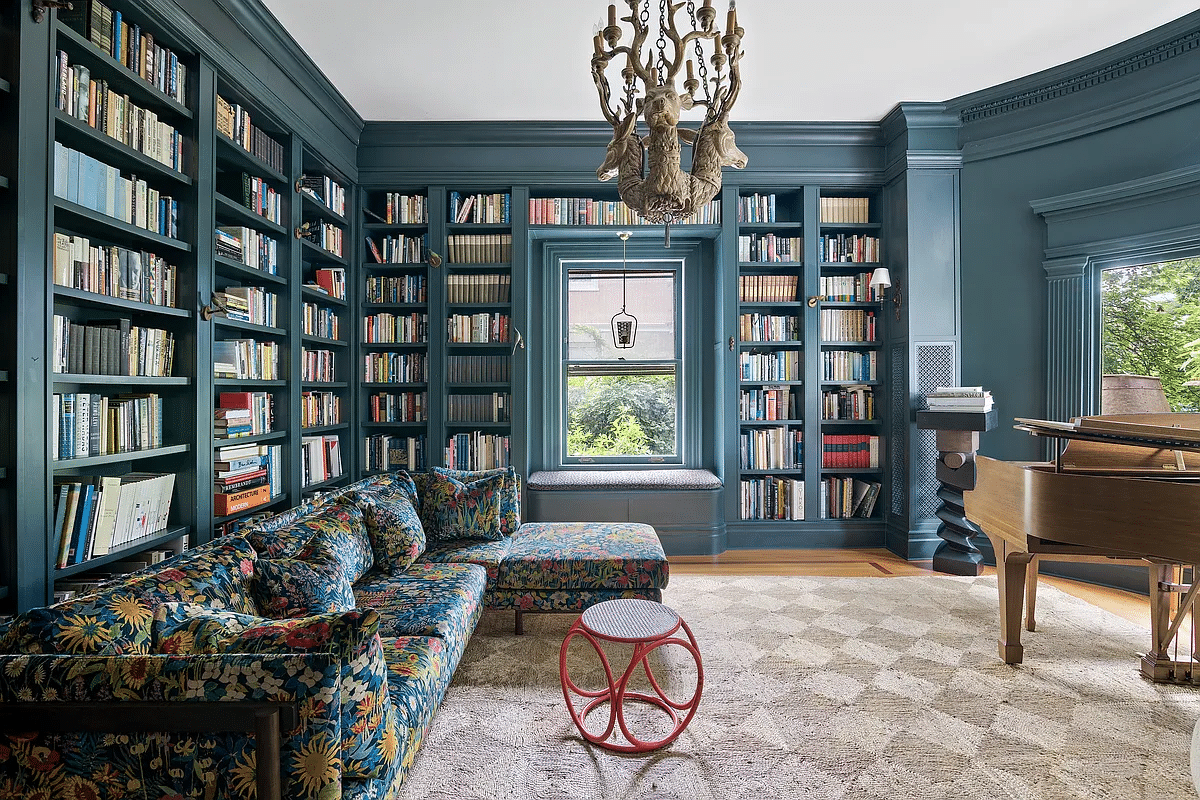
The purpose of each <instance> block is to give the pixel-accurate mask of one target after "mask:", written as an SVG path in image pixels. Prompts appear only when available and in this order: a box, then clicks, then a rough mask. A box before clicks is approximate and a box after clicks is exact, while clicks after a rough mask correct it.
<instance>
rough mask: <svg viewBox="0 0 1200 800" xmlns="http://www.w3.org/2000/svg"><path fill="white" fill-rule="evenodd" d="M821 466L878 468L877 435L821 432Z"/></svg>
mask: <svg viewBox="0 0 1200 800" xmlns="http://www.w3.org/2000/svg"><path fill="white" fill-rule="evenodd" d="M821 466H822V467H823V468H825V469H842V468H847V469H878V468H879V437H878V436H874V435H872V434H867V433H825V434H822V435H821Z"/></svg>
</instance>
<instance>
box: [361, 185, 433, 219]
mask: <svg viewBox="0 0 1200 800" xmlns="http://www.w3.org/2000/svg"><path fill="white" fill-rule="evenodd" d="M363 210H364V211H366V213H367V215H368V216H371V217H374V218H375V219H376V220H378V221H379V222H385V223H387V224H388V225H424V224H426V223H427V222H429V198H428V197H426V196H425V195H423V194H402V193H400V192H384V194H383V214H378V213H376V212H374V211H372V210H371V209H370V208H364V209H363Z"/></svg>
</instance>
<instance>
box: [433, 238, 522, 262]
mask: <svg viewBox="0 0 1200 800" xmlns="http://www.w3.org/2000/svg"><path fill="white" fill-rule="evenodd" d="M446 252H447V254H448V255H449V257H450V263H451V264H507V263H508V262H509V261H511V260H512V234H511V233H454V234H451V235H449V236H447V237H446Z"/></svg>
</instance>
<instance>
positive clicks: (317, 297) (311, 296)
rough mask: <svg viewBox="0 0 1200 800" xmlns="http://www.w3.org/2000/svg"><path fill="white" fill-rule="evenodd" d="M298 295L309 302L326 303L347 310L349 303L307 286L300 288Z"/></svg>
mask: <svg viewBox="0 0 1200 800" xmlns="http://www.w3.org/2000/svg"><path fill="white" fill-rule="evenodd" d="M300 294H302V295H303V296H304V299H305V300H310V301H312V302H314V303H327V304H328V305H331V306H338V307H340V308H348V307H349V306H350V303H349V302H348V301H346V300H345V299H343V298H340V297H334V296H333V295H331V294H327V293H325V292H323V291H321V290H319V289H313V288H311V287H309V286H301V287H300Z"/></svg>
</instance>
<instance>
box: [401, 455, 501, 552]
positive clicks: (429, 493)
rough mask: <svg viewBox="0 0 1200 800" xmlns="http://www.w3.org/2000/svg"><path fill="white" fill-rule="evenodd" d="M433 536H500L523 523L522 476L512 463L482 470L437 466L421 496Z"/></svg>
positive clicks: (458, 537)
mask: <svg viewBox="0 0 1200 800" xmlns="http://www.w3.org/2000/svg"><path fill="white" fill-rule="evenodd" d="M421 506H422V509H423V512H424V516H423V517H422V520H423V522H424V523H425V530H426V536H428V537H429V538H431V539H440V540H443V541H444V540H446V539H492V540H495V539H499V538H501V537H503V536H511V535H512V534H514V533H515V532H516V530H517V527H518V526H519V525H520V524H521V479H520V478H519V477H518V476H517V473H516V471H515V470H513V469H512V468H511V467H506V468H503V469H490V470H483V471H479V472H467V471H463V470H453V469H445V468H442V467H434V468H433V469H431V470H430V474H429V478H428V480H427V482H426V485H425V494H424V496H423V497H422V500H421Z"/></svg>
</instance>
